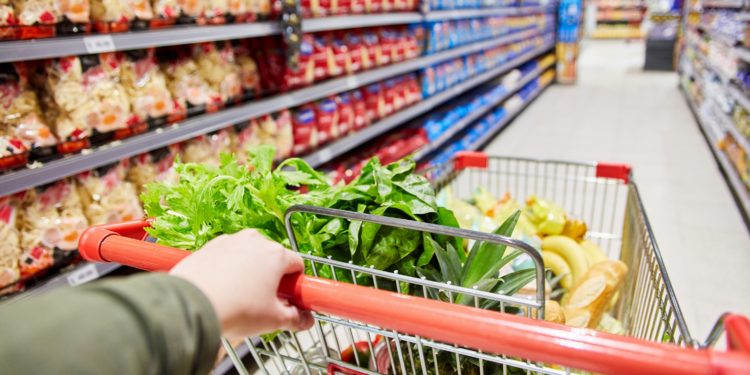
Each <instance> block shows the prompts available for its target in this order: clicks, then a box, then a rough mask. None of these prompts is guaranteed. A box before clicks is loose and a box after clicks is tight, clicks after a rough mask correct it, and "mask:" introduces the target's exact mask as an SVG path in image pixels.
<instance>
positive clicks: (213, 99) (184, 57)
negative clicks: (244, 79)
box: [157, 47, 222, 115]
mask: <svg viewBox="0 0 750 375" xmlns="http://www.w3.org/2000/svg"><path fill="white" fill-rule="evenodd" d="M157 59H158V60H159V63H160V66H161V68H162V71H163V72H164V73H165V74H166V76H167V87H168V88H169V91H170V92H171V93H172V98H173V99H174V100H175V103H176V104H177V111H178V112H183V113H187V114H188V115H197V114H201V113H204V112H214V111H216V110H218V109H219V106H220V105H221V104H222V100H221V95H220V94H219V92H218V91H216V90H214V89H213V88H212V86H211V84H210V83H209V82H207V81H206V79H205V78H204V77H203V76H202V75H201V74H200V73H199V67H198V64H196V62H195V60H194V59H193V58H192V57H191V56H190V54H189V51H188V50H186V49H185V48H182V47H169V48H161V49H159V50H158V51H157Z"/></svg>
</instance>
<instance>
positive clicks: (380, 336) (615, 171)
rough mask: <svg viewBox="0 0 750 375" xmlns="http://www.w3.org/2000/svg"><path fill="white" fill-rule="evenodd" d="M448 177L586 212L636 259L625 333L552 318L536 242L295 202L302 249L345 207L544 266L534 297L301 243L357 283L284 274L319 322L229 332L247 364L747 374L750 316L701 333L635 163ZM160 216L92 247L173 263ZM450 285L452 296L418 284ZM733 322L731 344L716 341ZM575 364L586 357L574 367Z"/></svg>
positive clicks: (352, 216)
mask: <svg viewBox="0 0 750 375" xmlns="http://www.w3.org/2000/svg"><path fill="white" fill-rule="evenodd" d="M426 173H427V174H428V175H430V176H432V177H433V178H435V180H434V181H435V184H436V187H437V188H440V189H442V188H445V187H448V186H450V187H451V189H452V190H453V191H454V193H455V194H456V195H458V196H465V194H470V193H471V192H472V191H473V190H474V189H475V188H476V187H478V186H484V187H486V188H487V189H489V190H490V191H491V192H492V193H494V194H495V195H496V196H500V195H501V194H504V193H506V192H510V193H511V194H513V195H514V196H515V197H521V198H523V197H525V196H526V195H527V194H536V195H538V196H540V197H545V198H547V199H551V200H553V201H554V202H557V203H558V204H559V205H561V206H562V207H563V208H565V209H566V211H567V212H569V213H572V215H573V216H575V217H577V218H582V219H585V220H586V222H587V224H588V225H589V231H588V236H589V237H590V238H591V239H592V240H594V241H596V242H598V243H599V244H600V245H601V246H602V248H604V249H606V251H607V252H608V255H609V256H610V257H611V258H617V259H620V260H622V261H623V262H625V263H626V264H627V265H628V267H629V269H630V270H629V272H628V277H627V279H626V282H625V285H624V288H623V289H622V290H620V297H619V299H618V300H617V304H616V305H615V307H614V309H613V311H612V312H611V314H612V315H613V316H614V317H615V318H616V319H618V320H619V321H620V322H622V324H623V326H624V329H625V331H626V335H622V336H621V335H613V334H608V333H604V332H599V331H593V330H588V329H580V328H571V327H566V326H562V325H559V324H554V323H550V322H547V321H544V320H543V317H544V304H545V288H544V286H543V284H542V283H543V282H544V281H543V280H544V269H543V265H542V261H541V259H540V257H539V255H538V254H537V253H536V251H535V250H534V249H533V247H531V246H530V245H528V244H526V243H524V242H522V241H519V240H515V239H511V238H507V237H502V236H498V235H493V234H487V233H482V232H476V231H470V230H463V229H458V228H450V227H445V226H439V225H432V224H425V223H419V222H414V221H408V220H402V219H396V218H391V217H382V216H373V215H368V214H362V213H356V212H348V211H340V210H333V209H326V208H319V207H307V206H296V207H293V208H291V209H290V210H289V212H287V214H286V224H287V232H288V235H289V238H290V242H291V245H292V248H293V249H294V250H297V243H296V239H295V237H294V232H293V231H292V230H291V226H290V220H291V218H292V216H293V215H306V214H314V215H321V216H325V215H327V216H337V217H342V218H345V219H347V220H360V221H369V222H374V223H377V224H381V225H385V226H394V227H403V228H408V229H410V230H415V231H422V232H430V233H436V234H441V235H449V236H454V237H459V238H464V239H470V240H474V241H486V242H492V243H500V244H505V245H507V246H509V247H512V248H515V249H518V250H521V251H523V252H525V253H526V254H528V255H529V257H530V259H531V260H532V261H533V263H534V265H535V267H536V289H535V293H534V294H533V296H531V297H530V298H525V297H519V296H505V295H500V294H493V293H487V292H482V291H479V290H476V289H468V288H462V287H458V286H455V285H450V284H443V283H437V282H433V281H429V280H426V279H424V278H422V279H420V278H414V277H408V276H404V275H400V274H398V273H392V272H386V271H380V270H376V269H372V268H367V267H361V266H357V265H354V264H351V263H342V262H338V261H335V260H333V259H325V258H319V257H315V256H312V255H309V254H301V255H302V257H303V258H304V259H305V261H306V263H307V266H308V270H312V272H313V274H314V275H315V276H318V273H320V272H321V270H323V269H327V270H329V271H330V273H329V274H330V275H333V278H334V279H336V278H337V277H340V276H337V275H347V274H348V275H350V276H351V277H350V278H348V279H350V280H353V281H354V283H355V284H356V283H357V282H358V281H359V282H360V283H361V281H362V280H363V277H362V276H363V275H364V276H366V281H368V282H367V284H368V286H358V285H354V284H349V283H343V282H338V281H336V280H329V279H321V278H317V277H311V276H302V275H294V276H287V277H285V278H284V279H283V280H282V283H281V285H280V288H279V295H280V296H283V297H284V298H287V299H289V301H290V302H291V303H293V304H295V305H296V306H298V307H300V308H304V309H309V310H312V311H313V312H315V317H316V322H315V325H314V327H313V328H312V329H311V330H309V331H305V332H296V333H293V332H284V333H281V334H279V335H278V336H276V337H275V338H274V339H270V340H257V339H251V338H248V339H246V340H245V341H246V344H247V345H248V346H249V347H250V352H251V354H252V359H253V360H254V361H253V362H254V364H251V365H250V368H249V370H248V368H247V367H246V364H245V363H244V362H243V360H242V359H241V358H239V356H238V355H237V354H236V353H235V352H234V350H233V348H232V346H231V345H229V343H228V342H227V341H226V340H224V347H225V349H226V350H227V352H228V354H229V356H230V358H231V359H232V361H233V362H234V364H235V366H236V368H237V371H238V372H239V373H243V374H246V373H249V371H254V372H257V373H265V374H308V375H309V374H319V373H329V374H333V373H343V374H361V373H364V374H386V373H394V374H396V373H400V374H422V375H428V374H441V373H459V374H485V373H487V374H495V373H502V374H515V373H520V372H528V373H544V374H566V373H571V372H572V371H577V370H584V371H594V372H600V373H608V374H635V373H639V374H640V373H652V374H709V373H710V374H748V373H750V322H749V321H748V320H747V319H746V318H744V317H741V316H737V315H729V314H727V315H724V316H723V317H722V319H720V320H719V321H718V322H717V324H716V326H715V328H714V330H713V331H712V333H711V335H710V337H709V339H708V340H707V341H706V342H699V341H697V340H696V339H694V338H693V337H692V336H691V335H690V332H689V330H688V328H687V326H686V324H685V321H684V318H683V316H682V313H681V311H680V308H679V304H678V303H677V299H676V297H675V295H674V292H673V290H672V287H671V284H670V281H669V278H668V276H667V273H666V270H665V268H664V262H663V261H662V259H661V256H660V254H659V250H658V248H657V246H656V243H655V241H654V236H653V232H652V231H651V228H650V226H649V223H648V220H647V218H646V215H645V213H644V210H643V204H642V202H641V200H640V197H639V194H638V190H637V187H636V185H635V183H633V181H632V176H631V173H630V168H629V167H627V166H625V165H613V164H601V163H600V164H596V163H570V162H560V161H543V160H533V159H523V158H505V157H502V158H501V157H488V156H486V155H485V154H482V153H461V154H459V155H458V156H457V157H456V158H455V159H454V160H453V161H452V162H451V163H449V164H448V165H443V166H439V167H437V168H432V169H430V170H427V171H426ZM148 225H149V221H148V220H146V221H139V222H130V223H122V224H115V225H104V226H98V227H93V228H91V229H89V230H88V231H87V232H86V233H85V234H84V235H83V236H82V238H81V242H80V251H81V253H82V254H83V256H84V257H85V258H87V259H89V260H92V261H111V262H119V263H123V264H126V265H130V266H133V267H137V268H141V269H144V270H149V271H163V270H168V269H169V268H171V267H172V266H173V265H174V264H175V263H177V262H178V261H179V260H180V259H182V258H183V257H184V256H186V255H187V254H188V253H187V252H186V251H183V250H177V249H173V248H169V247H165V246H161V245H157V244H153V243H150V242H147V241H144V239H146V234H145V232H144V228H145V227H146V226H148ZM407 287H408V288H409V290H411V291H412V292H413V291H415V290H421V293H420V294H421V295H424V296H428V295H434V292H440V293H441V295H443V296H447V298H446V299H447V301H438V300H434V299H424V298H418V297H414V296H409V295H406V293H405V292H404V290H405V288H407ZM461 295H465V296H469V297H471V299H472V300H473V304H474V306H480V305H481V304H482V303H483V302H485V301H494V302H496V303H497V306H499V311H514V312H515V313H514V314H509V313H501V312H496V311H489V310H482V309H479V308H476V307H470V306H464V305H458V304H454V303H452V302H454V301H455V300H456V298H458V296H461ZM724 330H725V331H726V334H727V338H728V348H729V349H728V351H717V350H713V349H710V348H707V346H710V345H712V344H713V343H714V342H715V341H716V340H717V339H718V338H719V337H720V335H721V334H722V333H723V332H724ZM571 369H575V370H571Z"/></svg>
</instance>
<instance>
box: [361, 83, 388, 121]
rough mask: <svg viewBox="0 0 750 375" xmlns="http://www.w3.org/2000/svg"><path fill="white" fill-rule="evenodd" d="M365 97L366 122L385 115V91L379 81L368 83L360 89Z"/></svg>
mask: <svg viewBox="0 0 750 375" xmlns="http://www.w3.org/2000/svg"><path fill="white" fill-rule="evenodd" d="M362 96H364V99H365V108H366V110H367V112H366V121H367V123H368V124H372V123H373V122H375V121H377V120H380V119H381V118H383V117H384V116H385V115H386V103H385V93H384V90H383V87H382V85H381V84H380V82H378V83H373V84H371V85H368V86H367V87H365V88H364V90H363V91H362Z"/></svg>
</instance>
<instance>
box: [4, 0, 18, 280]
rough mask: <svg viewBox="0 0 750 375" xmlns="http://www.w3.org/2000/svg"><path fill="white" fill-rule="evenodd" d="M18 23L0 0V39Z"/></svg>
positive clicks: (13, 34) (8, 36) (13, 31)
mask: <svg viewBox="0 0 750 375" xmlns="http://www.w3.org/2000/svg"><path fill="white" fill-rule="evenodd" d="M17 23H18V20H17V19H16V12H15V11H14V10H13V5H12V4H11V3H10V0H0V40H6V39H15V38H16V31H17V29H16V24H17ZM0 286H2V285H0Z"/></svg>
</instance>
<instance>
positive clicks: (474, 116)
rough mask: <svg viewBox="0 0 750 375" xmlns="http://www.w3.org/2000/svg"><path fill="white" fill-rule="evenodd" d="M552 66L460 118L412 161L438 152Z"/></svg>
mask: <svg viewBox="0 0 750 375" xmlns="http://www.w3.org/2000/svg"><path fill="white" fill-rule="evenodd" d="M551 65H552V64H546V65H544V66H540V67H538V68H536V69H534V70H533V71H531V72H529V73H527V74H526V75H524V76H523V78H521V79H520V80H519V81H518V82H516V83H514V84H513V86H512V87H511V88H510V89H508V90H507V91H506V92H505V94H503V95H502V96H501V97H499V98H497V100H495V101H493V102H491V103H487V104H486V105H485V106H483V107H481V108H478V109H476V110H474V111H472V112H471V113H470V114H469V115H468V116H466V117H464V118H462V119H461V120H460V121H459V122H457V123H456V124H454V125H453V126H451V128H450V129H448V130H447V131H446V132H445V133H443V134H442V135H441V136H440V138H438V139H436V140H434V141H432V142H430V143H429V144H428V145H427V146H425V147H424V148H422V149H421V150H419V151H418V152H417V153H416V154H414V160H417V161H420V160H422V159H424V158H425V157H427V156H429V155H430V154H432V153H433V152H435V151H437V150H439V149H440V148H441V147H443V145H444V144H445V143H446V142H448V141H449V140H450V139H451V138H453V137H454V136H455V135H456V134H459V133H460V132H461V131H463V130H464V129H466V127H467V126H469V125H471V124H472V123H474V121H476V120H478V119H480V118H481V117H482V116H484V115H485V114H487V112H489V111H490V110H492V109H493V108H495V107H497V106H498V105H499V104H500V103H502V102H503V101H505V100H506V99H508V98H509V97H511V96H512V95H513V94H515V93H516V92H517V91H518V90H520V89H521V88H522V87H523V86H524V85H526V84H527V83H529V82H530V81H531V80H533V79H535V78H537V77H539V75H541V74H542V72H544V71H545V70H546V69H547V68H549V67H550V66H551Z"/></svg>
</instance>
